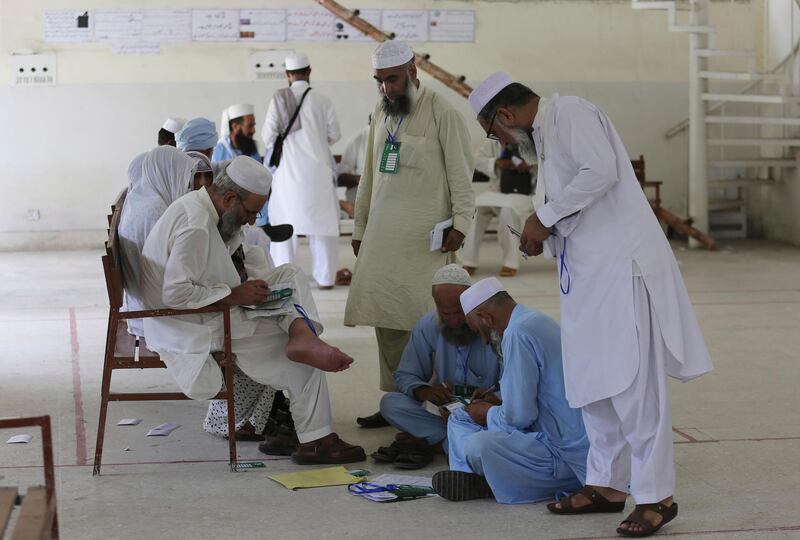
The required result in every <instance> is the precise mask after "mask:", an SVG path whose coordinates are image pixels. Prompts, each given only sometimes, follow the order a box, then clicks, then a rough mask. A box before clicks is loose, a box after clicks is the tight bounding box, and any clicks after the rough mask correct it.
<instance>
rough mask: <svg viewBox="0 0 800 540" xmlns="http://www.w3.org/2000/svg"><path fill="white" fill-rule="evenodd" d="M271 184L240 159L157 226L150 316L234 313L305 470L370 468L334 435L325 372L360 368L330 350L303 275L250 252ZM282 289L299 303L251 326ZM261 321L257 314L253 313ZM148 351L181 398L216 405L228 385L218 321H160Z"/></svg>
mask: <svg viewBox="0 0 800 540" xmlns="http://www.w3.org/2000/svg"><path fill="white" fill-rule="evenodd" d="M271 180H272V177H271V175H270V173H269V171H268V170H267V169H266V168H264V167H263V166H262V165H260V164H259V163H257V162H256V161H255V160H253V159H251V158H249V157H246V156H238V157H237V158H235V159H234V160H233V161H232V162H231V163H230V165H228V167H227V168H226V169H225V171H223V172H222V173H221V174H219V175H217V176H216V178H215V179H214V183H213V184H212V185H211V186H209V187H205V188H201V189H199V190H197V191H194V192H192V193H189V194H187V195H185V196H183V197H181V198H180V199H178V200H177V201H175V202H174V203H173V204H172V205H171V206H170V207H169V208H168V209H167V211H166V212H165V213H164V215H163V216H162V217H161V219H159V221H158V223H156V225H155V227H153V230H152V231H151V233H150V235H149V236H148V238H147V240H146V242H145V246H144V250H143V251H142V265H141V267H142V268H141V282H142V290H143V300H144V304H145V306H146V307H147V308H148V309H160V308H165V307H169V308H175V309H193V308H201V307H205V306H209V305H212V304H215V303H217V302H221V303H223V304H225V305H229V306H231V311H230V318H231V332H232V338H233V341H232V342H233V354H234V356H235V361H236V366H237V367H238V368H239V369H241V370H242V372H244V374H245V375H247V376H248V377H250V378H251V379H252V380H254V381H255V382H257V383H259V384H265V385H269V386H272V387H274V388H277V389H280V390H283V391H287V392H288V394H289V396H288V397H289V400H290V409H291V413H292V417H293V419H294V423H295V426H296V430H297V437H298V440H299V443H300V444H299V445H298V447H297V450H296V451H295V452H294V453H293V454H292V457H293V459H294V460H295V461H296V462H298V463H350V462H354V461H360V460H363V459H364V458H365V455H364V450H363V449H362V448H361V447H358V446H353V445H349V444H347V443H345V442H344V441H342V440H341V439H340V438H339V437H338V436H337V435H336V433H334V432H333V429H332V425H331V424H332V418H331V410H330V398H329V396H328V386H327V383H326V381H325V373H324V372H325V371H330V372H336V371H342V370H345V369H347V368H348V367H349V366H350V364H351V363H352V362H353V359H352V358H351V357H349V356H348V355H346V354H345V353H343V352H342V351H340V350H339V349H337V348H335V347H332V346H331V345H328V344H327V343H325V342H324V341H322V340H321V339H320V338H319V337H317V334H318V333H319V332H321V330H322V325H321V324H320V323H319V315H318V314H317V310H316V305H315V304H314V300H313V298H312V297H311V292H310V289H309V287H308V285H307V282H306V278H305V276H303V274H302V272H301V271H300V270H299V269H298V268H297V267H295V266H291V265H284V266H281V267H278V268H276V269H275V270H272V271H267V270H266V266H265V263H264V259H263V256H259V253H260V251H259V250H256V249H246V248H247V247H246V246H245V247H244V248H243V249H242V251H241V255H240V256H239V257H237V260H236V261H235V260H233V259H232V257H231V254H233V253H235V252H237V251H239V248H240V247H241V227H242V226H243V225H244V224H245V223H252V222H254V221H255V218H256V215H257V214H258V212H259V210H260V209H261V207H262V206H263V205H264V202H265V201H266V198H267V193H268V192H269V189H270V184H271ZM270 286H272V287H275V288H276V289H279V288H280V289H283V288H290V289H291V291H292V296H291V299H290V300H288V301H286V302H285V303H284V304H283V305H282V307H281V308H279V309H278V311H277V312H276V313H272V314H270V315H269V316H263V315H266V314H260V315H259V314H257V313H256V314H255V315H256V316H254V317H251V316H248V313H247V311H246V310H245V309H243V307H242V306H252V305H259V304H261V303H263V302H264V301H265V300H266V298H267V296H268V295H269V293H270ZM251 315H252V313H251ZM144 328H145V337H146V338H147V343H148V347H150V348H151V349H153V350H155V351H156V352H158V353H159V355H160V356H161V359H162V360H163V361H164V363H165V364H166V365H167V370H168V371H169V372H170V374H172V376H173V377H174V379H175V381H176V382H177V384H178V386H179V387H180V389H181V391H182V392H184V393H185V394H186V395H187V396H189V397H191V398H193V399H209V398H211V397H213V396H214V395H216V394H217V392H219V390H220V388H221V387H222V384H223V379H222V373H221V371H220V369H219V367H218V366H217V364H216V362H215V361H214V359H213V357H212V355H211V353H212V351H219V350H222V349H223V332H222V316H221V315H219V314H208V315H205V314H204V315H193V316H183V317H160V318H152V319H146V320H145V321H144Z"/></svg>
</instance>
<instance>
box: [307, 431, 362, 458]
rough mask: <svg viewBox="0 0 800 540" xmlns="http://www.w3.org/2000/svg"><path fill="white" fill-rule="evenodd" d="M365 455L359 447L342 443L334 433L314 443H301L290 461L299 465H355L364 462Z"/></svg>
mask: <svg viewBox="0 0 800 540" xmlns="http://www.w3.org/2000/svg"><path fill="white" fill-rule="evenodd" d="M365 459H367V455H366V454H365V453H364V449H363V448H361V447H360V446H355V445H352V444H348V443H346V442H344V441H343V440H342V439H340V438H339V436H338V435H337V434H336V433H331V434H330V435H327V436H325V437H322V438H321V439H317V440H316V441H311V442H307V443H303V444H301V445H299V446H298V447H297V450H295V452H294V453H293V454H292V461H294V462H295V463H298V464H300V465H315V464H328V465H336V464H339V463H355V462H357V461H364V460H365Z"/></svg>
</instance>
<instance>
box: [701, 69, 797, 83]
mask: <svg viewBox="0 0 800 540" xmlns="http://www.w3.org/2000/svg"><path fill="white" fill-rule="evenodd" d="M700 76H701V77H703V78H704V79H718V80H725V81H780V80H783V79H784V78H785V77H786V76H785V75H783V74H782V73H749V72H747V71H701V72H700Z"/></svg>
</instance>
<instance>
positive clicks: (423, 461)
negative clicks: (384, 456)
mask: <svg viewBox="0 0 800 540" xmlns="http://www.w3.org/2000/svg"><path fill="white" fill-rule="evenodd" d="M432 461H433V452H431V451H430V450H428V449H427V448H426V449H424V450H422V449H416V450H410V451H405V452H400V453H398V454H397V457H396V458H395V460H394V462H393V463H394V466H395V467H397V468H398V469H406V470H409V471H411V470H416V469H421V468H423V467H425V466H426V465H429V464H430V463H431V462H432Z"/></svg>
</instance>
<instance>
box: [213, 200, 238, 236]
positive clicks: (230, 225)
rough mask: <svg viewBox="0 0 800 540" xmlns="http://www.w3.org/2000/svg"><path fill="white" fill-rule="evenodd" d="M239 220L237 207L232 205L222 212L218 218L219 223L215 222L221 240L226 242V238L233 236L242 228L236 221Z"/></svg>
mask: <svg viewBox="0 0 800 540" xmlns="http://www.w3.org/2000/svg"><path fill="white" fill-rule="evenodd" d="M238 221H239V208H238V207H236V206H234V207H233V208H231V209H230V210H228V211H227V212H225V213H224V214H222V217H220V218H219V223H218V224H217V229H218V230H219V235H220V236H221V237H222V241H223V242H225V243H226V244H227V243H228V240H230V239H231V238H233V237H234V235H236V234H237V233H238V232H239V231H240V230H241V228H242V226H241V225H240V224H239V223H238Z"/></svg>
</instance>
